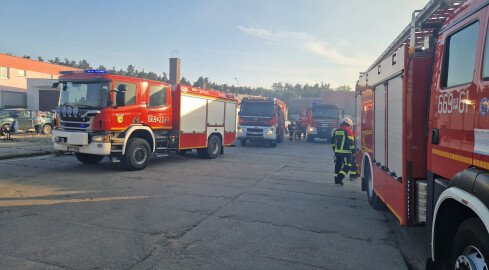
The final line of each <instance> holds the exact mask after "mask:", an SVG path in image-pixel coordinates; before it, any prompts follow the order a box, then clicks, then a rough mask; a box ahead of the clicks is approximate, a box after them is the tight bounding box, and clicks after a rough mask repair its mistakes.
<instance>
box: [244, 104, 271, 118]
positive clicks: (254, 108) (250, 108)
mask: <svg viewBox="0 0 489 270" xmlns="http://www.w3.org/2000/svg"><path fill="white" fill-rule="evenodd" d="M241 115H242V116H268V117H273V116H274V115H275V110H274V106H273V103H272V102H243V103H241Z"/></svg>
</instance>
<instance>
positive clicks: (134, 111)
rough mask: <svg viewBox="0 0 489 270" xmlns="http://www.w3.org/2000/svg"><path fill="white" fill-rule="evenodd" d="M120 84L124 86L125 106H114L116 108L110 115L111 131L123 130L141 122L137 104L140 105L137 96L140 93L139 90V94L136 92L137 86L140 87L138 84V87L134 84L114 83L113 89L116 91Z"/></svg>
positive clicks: (138, 96)
mask: <svg viewBox="0 0 489 270" xmlns="http://www.w3.org/2000/svg"><path fill="white" fill-rule="evenodd" d="M121 84H125V85H126V92H125V93H126V94H125V101H126V104H125V106H120V104H115V107H116V108H114V109H113V110H112V114H111V123H112V125H111V129H112V130H125V129H127V128H128V127H129V126H130V125H131V124H133V123H140V122H141V119H139V116H140V111H139V107H140V106H139V104H140V103H141V101H140V99H141V97H140V95H139V94H138V93H140V92H141V89H140V90H139V92H138V91H137V89H138V86H139V87H141V85H140V84H139V85H138V84H136V83H130V82H122V81H115V82H114V89H118V87H119V85H121Z"/></svg>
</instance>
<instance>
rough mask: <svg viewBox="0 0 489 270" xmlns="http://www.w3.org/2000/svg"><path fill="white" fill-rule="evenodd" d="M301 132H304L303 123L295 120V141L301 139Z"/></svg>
mask: <svg viewBox="0 0 489 270" xmlns="http://www.w3.org/2000/svg"><path fill="white" fill-rule="evenodd" d="M301 133H302V130H301V124H300V122H297V121H296V122H295V127H294V139H293V141H294V142H295V141H296V140H297V141H300V140H301Z"/></svg>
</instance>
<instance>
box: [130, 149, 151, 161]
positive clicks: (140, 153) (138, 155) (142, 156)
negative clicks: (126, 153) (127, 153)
mask: <svg viewBox="0 0 489 270" xmlns="http://www.w3.org/2000/svg"><path fill="white" fill-rule="evenodd" d="M132 157H133V159H134V161H135V162H136V164H139V165H141V164H143V163H144V162H145V161H146V158H148V151H147V150H146V148H145V147H144V146H138V147H136V148H135V149H134V152H133V155H132Z"/></svg>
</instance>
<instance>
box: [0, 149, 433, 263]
mask: <svg viewBox="0 0 489 270" xmlns="http://www.w3.org/2000/svg"><path fill="white" fill-rule="evenodd" d="M0 170H1V171H2V177H1V178H0V269H422V267H423V266H424V265H423V263H424V260H425V259H426V258H427V257H428V256H429V254H428V253H429V249H428V248H427V245H426V244H425V243H423V241H414V240H412V239H417V238H420V239H422V235H423V229H422V228H414V229H411V228H401V227H400V226H399V225H398V223H397V222H396V220H395V218H394V217H393V216H392V215H391V214H389V212H386V211H376V210H373V209H371V208H370V207H369V205H368V203H367V201H366V195H365V193H363V192H361V191H360V183H359V180H356V181H355V182H350V181H345V185H344V186H343V187H339V186H336V185H334V180H333V173H334V172H333V171H334V168H333V161H332V151H331V149H330V146H329V144H326V143H324V142H317V143H314V144H310V143H306V142H304V141H300V142H289V141H285V142H284V143H282V144H278V146H277V147H276V148H270V147H268V146H265V145H260V144H249V145H247V146H237V147H226V148H225V154H224V155H223V156H222V157H220V158H218V159H215V160H206V159H200V158H198V157H197V155H196V153H195V151H193V152H191V153H187V154H186V155H184V156H170V157H167V158H159V159H156V160H153V161H152V162H151V163H150V165H149V166H148V167H147V168H146V169H145V170H143V171H138V172H128V171H125V170H123V169H121V168H120V167H119V164H117V163H110V162H109V161H108V160H107V159H104V161H103V162H102V163H100V164H97V165H84V164H80V163H79V162H78V161H77V160H76V159H75V158H74V157H72V156H54V155H49V156H41V157H31V158H22V159H10V160H2V161H0ZM406 239H411V240H410V241H406ZM420 243H422V244H420Z"/></svg>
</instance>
